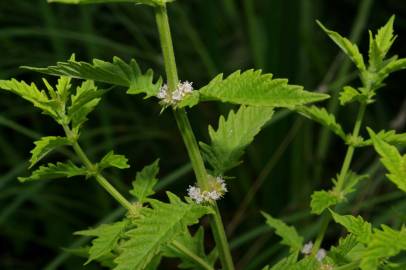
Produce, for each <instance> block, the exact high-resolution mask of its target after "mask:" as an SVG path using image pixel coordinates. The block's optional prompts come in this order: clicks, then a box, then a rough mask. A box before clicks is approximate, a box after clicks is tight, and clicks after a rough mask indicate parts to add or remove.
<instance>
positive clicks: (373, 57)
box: [368, 31, 383, 72]
mask: <svg viewBox="0 0 406 270" xmlns="http://www.w3.org/2000/svg"><path fill="white" fill-rule="evenodd" d="M382 61H383V57H382V53H381V51H380V49H379V46H378V43H377V42H376V40H375V39H374V37H373V35H372V32H371V31H369V50H368V62H369V70H370V71H372V72H376V71H377V70H379V69H380V68H381V65H382Z"/></svg>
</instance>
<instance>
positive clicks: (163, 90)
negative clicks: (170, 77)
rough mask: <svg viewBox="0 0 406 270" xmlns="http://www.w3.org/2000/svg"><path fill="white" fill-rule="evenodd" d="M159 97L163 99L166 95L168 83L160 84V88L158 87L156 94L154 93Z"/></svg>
mask: <svg viewBox="0 0 406 270" xmlns="http://www.w3.org/2000/svg"><path fill="white" fill-rule="evenodd" d="M156 96H157V97H158V98H159V99H165V98H166V97H167V96H168V85H166V84H164V85H162V87H161V89H159V92H158V94H157V95H156Z"/></svg>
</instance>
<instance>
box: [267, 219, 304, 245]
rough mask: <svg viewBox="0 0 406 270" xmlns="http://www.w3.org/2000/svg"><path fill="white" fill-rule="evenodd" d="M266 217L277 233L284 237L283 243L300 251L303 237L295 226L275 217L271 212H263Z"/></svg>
mask: <svg viewBox="0 0 406 270" xmlns="http://www.w3.org/2000/svg"><path fill="white" fill-rule="evenodd" d="M262 215H263V216H264V217H265V218H266V223H267V224H268V225H269V226H271V227H272V228H274V229H275V233H276V234H277V235H279V236H280V237H281V238H282V241H281V243H282V244H284V245H287V246H288V247H290V251H291V252H298V251H300V250H301V249H302V246H303V237H301V236H300V235H299V234H298V233H297V231H296V230H295V228H293V227H292V226H288V225H286V224H285V223H284V222H283V221H281V220H279V219H276V218H273V217H272V216H270V215H269V214H267V213H265V212H262Z"/></svg>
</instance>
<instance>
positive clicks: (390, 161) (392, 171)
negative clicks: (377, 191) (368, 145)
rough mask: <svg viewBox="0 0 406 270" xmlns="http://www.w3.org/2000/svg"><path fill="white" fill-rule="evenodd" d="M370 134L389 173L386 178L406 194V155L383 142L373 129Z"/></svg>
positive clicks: (369, 131)
mask: <svg viewBox="0 0 406 270" xmlns="http://www.w3.org/2000/svg"><path fill="white" fill-rule="evenodd" d="M368 133H369V135H370V137H371V140H372V143H373V145H374V148H375V150H376V152H377V153H378V154H379V155H380V156H381V162H382V164H383V165H384V166H385V168H386V169H387V170H388V171H389V174H386V176H387V177H388V179H389V180H390V181H391V182H392V183H394V184H395V185H396V186H397V187H398V188H399V189H401V190H403V191H404V192H406V155H403V156H402V155H400V153H399V151H398V150H397V149H396V147H394V146H392V145H390V144H388V143H386V142H385V141H383V140H382V139H381V138H379V137H378V136H377V135H376V134H375V133H374V132H373V131H372V129H370V128H368Z"/></svg>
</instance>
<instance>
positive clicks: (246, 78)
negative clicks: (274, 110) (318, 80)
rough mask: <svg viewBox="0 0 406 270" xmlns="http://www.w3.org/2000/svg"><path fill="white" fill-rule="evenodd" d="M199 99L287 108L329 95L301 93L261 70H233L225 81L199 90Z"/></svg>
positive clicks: (285, 81)
mask: <svg viewBox="0 0 406 270" xmlns="http://www.w3.org/2000/svg"><path fill="white" fill-rule="evenodd" d="M199 93H200V99H201V100H203V101H204V100H219V101H222V102H230V103H234V104H242V105H252V106H266V107H288V108H292V107H295V106H299V105H304V104H307V103H312V102H316V101H321V100H324V99H327V98H328V97H329V96H328V95H326V94H321V93H313V92H308V91H304V90H303V87H302V86H298V85H290V84H288V81H287V80H286V79H273V78H272V74H261V71H260V70H256V71H254V70H247V71H245V72H243V73H240V71H236V72H234V73H233V74H231V75H230V76H228V77H227V78H226V79H223V74H220V75H218V76H217V77H215V78H214V79H213V80H212V81H211V82H210V83H209V84H208V85H206V86H204V87H203V88H201V89H200V90H199Z"/></svg>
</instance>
